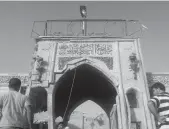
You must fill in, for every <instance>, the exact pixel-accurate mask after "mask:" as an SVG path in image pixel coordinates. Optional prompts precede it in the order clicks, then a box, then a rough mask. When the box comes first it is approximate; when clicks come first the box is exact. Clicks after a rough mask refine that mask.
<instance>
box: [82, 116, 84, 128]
mask: <svg viewBox="0 0 169 129" xmlns="http://www.w3.org/2000/svg"><path fill="white" fill-rule="evenodd" d="M82 129H84V114H83V117H82Z"/></svg>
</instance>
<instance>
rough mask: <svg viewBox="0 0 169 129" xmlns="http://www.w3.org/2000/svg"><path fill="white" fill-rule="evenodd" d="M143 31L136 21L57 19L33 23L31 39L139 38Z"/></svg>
mask: <svg viewBox="0 0 169 129" xmlns="http://www.w3.org/2000/svg"><path fill="white" fill-rule="evenodd" d="M144 29H147V27H146V26H144V25H143V24H141V23H140V22H139V21H138V20H125V19H87V18H82V19H59V20H46V21H34V23H33V28H32V33H31V37H32V38H39V37H106V38H109V37H111V38H140V37H142V34H143V30H144Z"/></svg>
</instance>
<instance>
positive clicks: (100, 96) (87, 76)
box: [53, 64, 117, 121]
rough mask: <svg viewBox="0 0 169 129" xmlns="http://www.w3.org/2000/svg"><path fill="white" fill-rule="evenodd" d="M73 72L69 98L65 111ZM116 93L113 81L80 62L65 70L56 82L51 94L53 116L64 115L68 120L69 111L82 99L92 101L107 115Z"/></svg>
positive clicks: (81, 101) (80, 102)
mask: <svg viewBox="0 0 169 129" xmlns="http://www.w3.org/2000/svg"><path fill="white" fill-rule="evenodd" d="M75 73H76V75H75V80H74V85H73V89H72V93H71V98H70V101H69V105H68V108H67V111H66V112H65V110H66V107H67V104H68V99H69V95H70V91H71V87H72V83H73V78H74V74H75ZM116 95H117V92H116V89H115V88H114V86H113V82H111V80H110V79H109V78H108V77H106V76H105V75H104V74H103V73H102V72H101V71H99V70H98V69H97V68H95V67H93V66H91V65H88V64H82V65H80V66H78V67H76V68H74V69H72V70H69V71H67V72H66V73H65V74H64V75H63V76H62V77H61V78H60V79H59V80H58V82H57V83H56V86H55V89H54V96H53V97H54V107H53V108H54V110H53V111H54V117H55V118H56V117H58V116H62V117H63V116H64V121H68V120H69V117H70V115H71V113H72V112H73V111H74V109H75V108H76V107H78V106H79V105H80V104H82V103H83V102H84V101H83V100H92V101H94V102H95V103H96V104H98V105H99V106H100V107H101V108H102V109H103V110H104V111H105V112H106V114H107V116H108V117H109V116H110V115H109V114H110V111H111V109H112V106H113V104H115V103H116V101H115V98H116Z"/></svg>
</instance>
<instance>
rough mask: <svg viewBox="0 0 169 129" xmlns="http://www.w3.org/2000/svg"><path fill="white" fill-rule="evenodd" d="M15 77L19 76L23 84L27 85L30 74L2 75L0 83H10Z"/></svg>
mask: <svg viewBox="0 0 169 129" xmlns="http://www.w3.org/2000/svg"><path fill="white" fill-rule="evenodd" d="M13 77H16V78H19V79H20V80H21V83H22V84H23V85H27V84H28V81H29V77H28V75H0V84H8V83H9V80H10V79H11V78H13Z"/></svg>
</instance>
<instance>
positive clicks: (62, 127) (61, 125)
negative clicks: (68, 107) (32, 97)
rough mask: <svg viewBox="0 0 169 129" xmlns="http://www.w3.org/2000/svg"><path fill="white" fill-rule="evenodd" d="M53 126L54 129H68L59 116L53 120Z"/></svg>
mask: <svg viewBox="0 0 169 129" xmlns="http://www.w3.org/2000/svg"><path fill="white" fill-rule="evenodd" d="M55 126H56V129H69V127H68V126H66V125H65V124H64V122H63V118H62V117H61V116H59V117H57V118H56V119H55Z"/></svg>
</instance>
